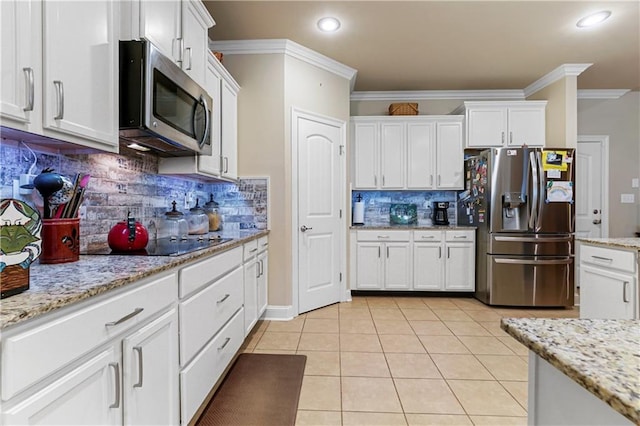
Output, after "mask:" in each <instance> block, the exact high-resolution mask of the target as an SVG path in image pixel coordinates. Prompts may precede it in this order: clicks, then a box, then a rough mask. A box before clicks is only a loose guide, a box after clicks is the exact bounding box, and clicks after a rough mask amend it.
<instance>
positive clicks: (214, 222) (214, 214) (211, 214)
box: [204, 194, 221, 231]
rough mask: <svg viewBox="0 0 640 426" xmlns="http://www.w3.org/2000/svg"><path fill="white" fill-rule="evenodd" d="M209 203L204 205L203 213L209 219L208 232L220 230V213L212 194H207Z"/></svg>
mask: <svg viewBox="0 0 640 426" xmlns="http://www.w3.org/2000/svg"><path fill="white" fill-rule="evenodd" d="M209 197H210V199H209V201H208V202H207V203H206V204H205V205H204V211H205V212H206V213H207V217H208V218H209V231H218V230H220V222H221V220H220V219H221V218H220V213H219V212H218V206H219V204H218V203H216V202H215V201H214V200H213V194H209Z"/></svg>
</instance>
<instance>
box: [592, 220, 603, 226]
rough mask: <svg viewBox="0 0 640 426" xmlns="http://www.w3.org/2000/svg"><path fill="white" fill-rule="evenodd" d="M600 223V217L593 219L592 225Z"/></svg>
mask: <svg viewBox="0 0 640 426" xmlns="http://www.w3.org/2000/svg"><path fill="white" fill-rule="evenodd" d="M601 223H602V221H601V220H600V219H593V224H594V225H600V224H601Z"/></svg>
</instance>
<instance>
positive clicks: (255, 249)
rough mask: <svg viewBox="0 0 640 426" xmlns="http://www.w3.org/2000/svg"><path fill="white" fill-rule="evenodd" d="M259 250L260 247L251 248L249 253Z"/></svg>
mask: <svg viewBox="0 0 640 426" xmlns="http://www.w3.org/2000/svg"><path fill="white" fill-rule="evenodd" d="M257 251H258V249H257V248H254V249H251V250H249V253H255V252H257Z"/></svg>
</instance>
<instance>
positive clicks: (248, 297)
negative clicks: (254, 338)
mask: <svg viewBox="0 0 640 426" xmlns="http://www.w3.org/2000/svg"><path fill="white" fill-rule="evenodd" d="M268 245H269V241H268V237H262V238H260V239H259V240H253V241H249V242H248V243H245V244H244V247H243V249H244V264H243V268H244V334H245V336H247V335H248V334H249V333H250V332H251V330H252V329H253V327H254V326H255V325H256V323H257V322H258V319H259V318H260V317H261V316H262V314H263V313H264V311H265V310H266V308H267V273H266V272H267V271H266V268H267V266H268V265H267V261H268V251H267V247H268Z"/></svg>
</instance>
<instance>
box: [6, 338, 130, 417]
mask: <svg viewBox="0 0 640 426" xmlns="http://www.w3.org/2000/svg"><path fill="white" fill-rule="evenodd" d="M41 355H42V356H46V354H41ZM120 365H121V364H120V350H116V348H115V346H113V345H112V346H109V347H107V348H106V349H105V350H104V351H102V352H100V353H98V354H97V355H95V356H94V357H92V358H91V359H89V360H88V361H86V362H84V363H83V364H81V365H80V366H79V367H77V368H75V369H74V370H72V371H70V372H69V373H67V374H65V375H63V376H62V377H61V378H60V379H58V380H56V381H55V382H53V383H52V384H51V385H49V386H47V387H45V388H44V389H42V390H41V391H39V392H36V393H35V394H33V395H32V396H30V397H28V398H27V399H26V400H25V401H23V402H21V403H19V404H17V405H15V406H13V407H7V406H6V405H5V406H4V407H3V409H2V422H1V423H2V424H5V425H18V424H20V425H36V424H38V425H119V424H122V405H123V404H122V396H121V392H120V389H119V387H120V373H121V371H120Z"/></svg>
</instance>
